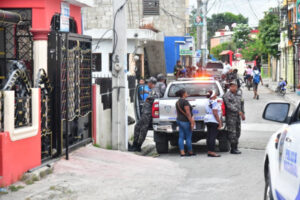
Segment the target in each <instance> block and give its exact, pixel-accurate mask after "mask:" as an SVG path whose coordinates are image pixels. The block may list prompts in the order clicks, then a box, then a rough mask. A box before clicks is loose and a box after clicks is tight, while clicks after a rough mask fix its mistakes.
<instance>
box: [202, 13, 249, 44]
mask: <svg viewBox="0 0 300 200" xmlns="http://www.w3.org/2000/svg"><path fill="white" fill-rule="evenodd" d="M234 23H236V24H248V18H246V17H244V16H243V15H241V14H239V15H235V14H233V13H230V12H225V13H219V14H213V15H212V16H211V18H207V31H208V38H209V41H210V38H211V37H213V36H214V34H215V32H216V31H218V30H219V29H224V28H225V27H226V26H228V27H229V28H230V30H232V24H234Z"/></svg>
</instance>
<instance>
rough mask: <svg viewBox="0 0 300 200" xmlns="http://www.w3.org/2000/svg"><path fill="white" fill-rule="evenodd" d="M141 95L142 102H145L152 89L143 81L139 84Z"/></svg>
mask: <svg viewBox="0 0 300 200" xmlns="http://www.w3.org/2000/svg"><path fill="white" fill-rule="evenodd" d="M139 85H140V86H139V95H140V98H141V100H143V101H145V100H146V99H147V97H148V95H149V92H150V88H149V86H148V85H146V84H145V80H143V79H141V80H140V82H139Z"/></svg>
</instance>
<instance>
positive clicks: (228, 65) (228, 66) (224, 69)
mask: <svg viewBox="0 0 300 200" xmlns="http://www.w3.org/2000/svg"><path fill="white" fill-rule="evenodd" d="M230 70H231V65H230V64H229V63H228V61H227V60H226V61H225V64H224V67H223V71H222V74H224V75H225V74H227V73H228V72H229V71H230Z"/></svg>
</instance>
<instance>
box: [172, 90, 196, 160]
mask: <svg viewBox="0 0 300 200" xmlns="http://www.w3.org/2000/svg"><path fill="white" fill-rule="evenodd" d="M176 96H178V97H180V99H179V100H178V101H177V102H176V111H177V125H178V126H179V139H178V145H179V150H180V156H186V155H188V156H193V155H195V154H194V153H193V149H192V133H193V129H194V126H195V121H194V119H193V108H192V106H191V104H190V103H189V102H188V101H187V100H186V98H187V97H188V94H187V92H186V90H185V89H181V90H179V91H177V92H176ZM184 140H185V141H186V146H187V150H188V153H187V154H186V153H185V151H184Z"/></svg>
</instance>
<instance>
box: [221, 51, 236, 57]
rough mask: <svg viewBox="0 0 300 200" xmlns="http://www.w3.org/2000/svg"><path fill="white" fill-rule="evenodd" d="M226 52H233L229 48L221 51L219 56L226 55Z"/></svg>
mask: <svg viewBox="0 0 300 200" xmlns="http://www.w3.org/2000/svg"><path fill="white" fill-rule="evenodd" d="M228 54H233V51H231V50H225V51H222V52H221V53H220V56H223V55H228Z"/></svg>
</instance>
